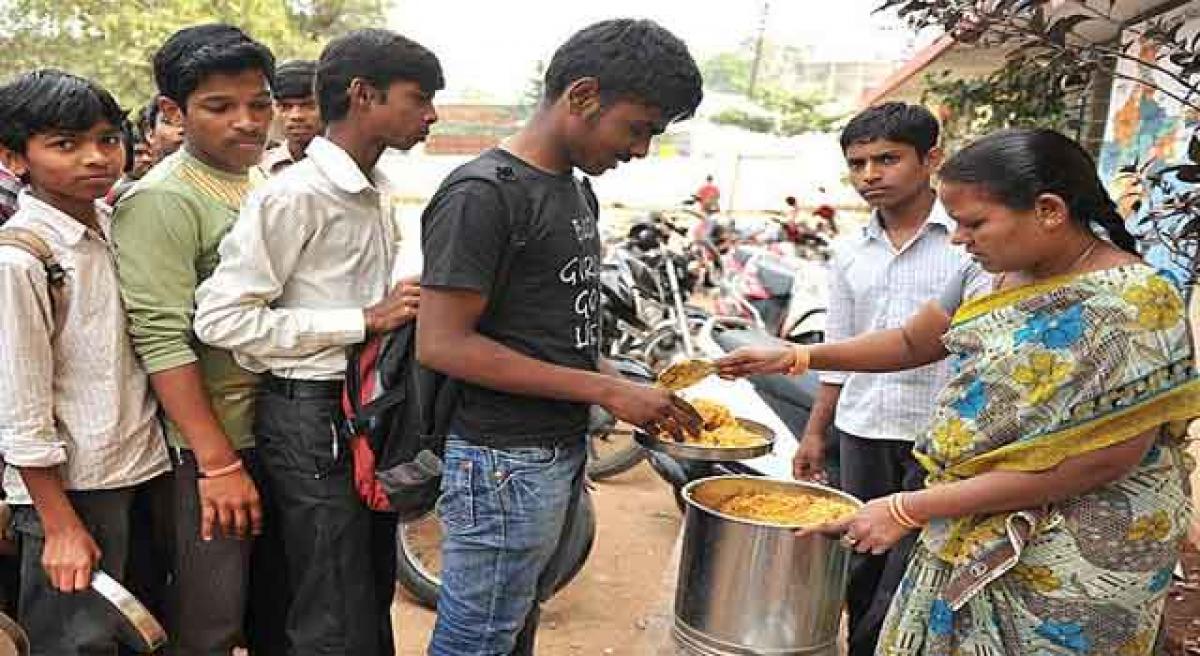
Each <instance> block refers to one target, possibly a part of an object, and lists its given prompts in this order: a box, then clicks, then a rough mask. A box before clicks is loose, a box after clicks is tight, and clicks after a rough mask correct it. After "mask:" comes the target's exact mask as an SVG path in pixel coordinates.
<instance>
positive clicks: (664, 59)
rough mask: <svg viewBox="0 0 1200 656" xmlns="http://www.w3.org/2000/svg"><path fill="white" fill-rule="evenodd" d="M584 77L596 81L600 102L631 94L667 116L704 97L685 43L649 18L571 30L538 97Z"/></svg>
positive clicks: (687, 110)
mask: <svg viewBox="0 0 1200 656" xmlns="http://www.w3.org/2000/svg"><path fill="white" fill-rule="evenodd" d="M585 77H594V78H596V80H597V81H598V83H599V86H600V96H601V103H602V104H608V103H610V102H612V101H615V100H632V101H634V102H639V103H642V104H646V105H649V106H651V107H657V108H659V109H661V110H662V113H663V116H665V117H666V118H667V119H668V120H669V121H679V120H683V119H686V118H689V117H691V116H692V114H694V113H695V112H696V107H698V106H699V105H700V100H701V99H702V98H703V97H704V92H703V91H702V90H701V77H700V69H699V68H697V67H696V61H695V60H694V59H692V55H691V54H690V53H689V52H688V49H687V45H685V44H684V42H683V41H681V40H680V39H679V38H678V37H676V36H675V35H674V34H671V33H670V32H668V31H667V30H666V29H665V28H663V27H662V26H661V25H659V24H658V23H655V22H654V21H649V20H634V19H631V18H619V19H613V20H606V21H601V22H599V23H595V24H593V25H589V26H588V27H585V28H583V29H582V30H580V31H578V32H576V33H575V34H574V35H573V36H571V38H569V39H567V42H566V43H564V44H562V45H561V46H559V48H558V50H556V51H555V53H554V56H553V57H552V58H551V59H550V65H549V66H548V67H546V77H545V87H544V88H545V91H544V94H545V95H544V100H547V101H551V102H552V101H554V100H557V99H558V98H559V97H560V96H562V94H563V92H564V91H566V90H567V87H569V86H570V85H571V84H572V83H573V82H575V81H576V80H579V79H582V78H585Z"/></svg>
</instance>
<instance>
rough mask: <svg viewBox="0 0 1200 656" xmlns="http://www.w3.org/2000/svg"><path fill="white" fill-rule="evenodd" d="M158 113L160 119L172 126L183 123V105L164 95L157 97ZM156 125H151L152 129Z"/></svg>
mask: <svg viewBox="0 0 1200 656" xmlns="http://www.w3.org/2000/svg"><path fill="white" fill-rule="evenodd" d="M158 115H159V116H160V117H161V119H160V120H161V121H162V122H164V123H166V124H168V125H174V126H177V127H178V126H181V125H183V107H180V106H179V103H177V102H175V101H174V100H171V99H170V98H167V97H166V96H159V97H158ZM157 127H158V126H151V128H152V129H154V128H157Z"/></svg>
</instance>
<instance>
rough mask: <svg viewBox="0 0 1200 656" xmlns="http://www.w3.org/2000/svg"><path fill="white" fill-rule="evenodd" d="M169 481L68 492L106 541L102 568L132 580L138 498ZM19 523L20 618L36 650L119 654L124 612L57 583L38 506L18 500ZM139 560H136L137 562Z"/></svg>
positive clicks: (36, 654)
mask: <svg viewBox="0 0 1200 656" xmlns="http://www.w3.org/2000/svg"><path fill="white" fill-rule="evenodd" d="M165 482H166V478H165V477H158V478H156V479H154V480H151V481H148V482H146V483H142V484H140V485H138V486H134V487H127V488H121V489H117V490H95V491H87V492H68V493H67V496H68V498H69V499H70V501H71V506H72V507H73V508H74V509H75V513H76V514H77V515H78V516H79V519H80V520H81V521H82V522H83V525H84V526H85V527H86V528H87V530H88V532H89V533H90V534H91V536H92V539H93V540H95V542H96V545H97V546H98V547H100V552H101V558H100V569H102V570H104V571H105V572H106V573H108V575H109V576H112V577H113V578H114V579H116V580H117V581H120V582H123V583H126V584H129V578H130V577H129V567H128V565H129V557H130V553H131V544H132V535H133V530H132V524H133V516H134V514H133V507H134V500H135V498H136V497H137V496H139V495H140V494H143V493H149V492H150V491H151V490H153V489H154V488H157V487H161V486H163V485H164V483H165ZM13 528H14V530H15V531H16V532H17V535H18V539H19V541H20V545H21V547H20V548H21V575H20V576H21V584H20V585H21V591H20V600H19V612H18V621H19V622H20V623H21V626H22V627H24V629H25V631H26V632H27V633H28V634H29V639H30V643H32V644H31V646H32V651H31V654H32V656H75V655H79V656H83V655H86V656H117V655H118V654H120V653H122V652H124V651H125V650H123V649H122V648H121V647H120V645H119V644H118V638H117V637H118V635H119V631H120V625H119V621H118V616H117V615H116V614H115V613H113V612H112V611H111V610H110V609H109V608H108V607H107V605H106V603H107V602H104V601H103V600H102V599H100V598H99V597H97V596H96V595H95V594H93V593H90V592H83V593H76V594H64V593H61V592H59V591H57V590H55V589H54V586H52V585H51V584H50V579H49V578H48V577H47V576H46V570H45V569H43V568H42V552H43V551H44V549H45V546H46V539H45V532H44V530H43V528H42V523H41V520H40V519H39V518H38V514H37V510H35V509H34V507H33V506H18V507H16V508H15V510H14V513H13ZM134 566H136V563H135V564H134Z"/></svg>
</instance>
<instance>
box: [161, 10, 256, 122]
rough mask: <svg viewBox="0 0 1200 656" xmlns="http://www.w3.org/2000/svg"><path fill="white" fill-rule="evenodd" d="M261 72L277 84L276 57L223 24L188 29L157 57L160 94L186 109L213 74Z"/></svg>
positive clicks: (231, 27)
mask: <svg viewBox="0 0 1200 656" xmlns="http://www.w3.org/2000/svg"><path fill="white" fill-rule="evenodd" d="M249 70H258V71H261V72H262V74H263V76H264V77H266V78H267V83H268V84H270V85H271V86H274V84H275V56H274V55H272V54H271V50H270V49H269V48H267V47H266V46H264V45H263V44H261V43H259V42H257V41H255V40H254V39H251V38H250V37H249V36H248V35H247V34H246V33H245V32H243V31H241V30H240V29H238V28H236V27H234V26H232V25H225V24H222V23H209V24H207V25H195V26H192V27H185V28H183V29H182V30H179V31H178V32H176V33H174V34H172V35H171V36H170V38H168V39H167V41H166V43H164V44H163V45H162V47H161V48H159V49H158V52H156V53H154V82H155V84H157V85H158V92H159V94H161V95H162V96H164V97H166V98H170V99H171V100H172V101H174V102H175V104H177V105H179V107H180V109H185V108H186V105H187V99H188V96H190V95H192V93H194V92H195V91H196V89H197V88H199V86H200V84H201V83H202V82H203V81H204V78H206V77H208V76H209V75H212V74H213V73H241V72H242V71H249Z"/></svg>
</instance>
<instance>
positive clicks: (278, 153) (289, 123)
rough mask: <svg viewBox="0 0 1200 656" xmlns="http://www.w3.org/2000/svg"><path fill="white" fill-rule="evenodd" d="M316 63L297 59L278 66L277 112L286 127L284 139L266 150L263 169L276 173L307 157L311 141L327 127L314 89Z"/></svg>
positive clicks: (276, 71)
mask: <svg viewBox="0 0 1200 656" xmlns="http://www.w3.org/2000/svg"><path fill="white" fill-rule="evenodd" d="M316 72H317V63H316V62H314V61H306V60H299V59H294V60H292V61H286V62H284V63H282V64H280V65H279V67H278V68H276V69H275V86H274V87H272V88H271V96H272V97H273V98H274V99H275V115H276V116H277V117H278V118H279V123H280V127H281V128H283V136H284V139H283V143H281V144H279V145H278V146H276V147H274V148H271V149H269V150H267V152H266V153H264V154H263V159H262V164H261V165H260V166H262V170H263V173H265V174H267V175H275V174H276V173H279V172H280V171H282V170H284V169H285V168H287V167H289V166H291V165H292V164H295V163H296V162H299V161H300V160H302V159H304V151H305V150H306V149H307V148H308V144H310V143H312V140H313V139H314V138H315V137H316V136H317V135H319V134H321V131H322V130H324V129H325V128H324V125H323V123H322V122H321V112H320V110H319V109H318V108H317V98H316V96H315V95H313V94H314V92H313V77H314V76H315V75H316Z"/></svg>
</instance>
